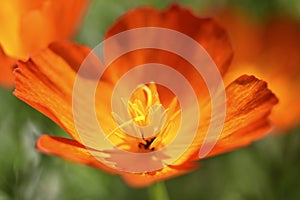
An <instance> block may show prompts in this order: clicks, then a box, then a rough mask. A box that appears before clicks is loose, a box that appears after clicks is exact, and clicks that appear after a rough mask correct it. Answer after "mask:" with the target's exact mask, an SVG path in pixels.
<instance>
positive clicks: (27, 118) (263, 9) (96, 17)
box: [0, 0, 300, 200]
mask: <svg viewBox="0 0 300 200" xmlns="http://www.w3.org/2000/svg"><path fill="white" fill-rule="evenodd" d="M171 2H172V1H170V0H164V1H161V0H148V1H147V0H139V1H136V0H127V1H121V0H119V1H108V0H94V1H93V2H92V4H91V5H90V7H89V10H88V12H87V15H86V16H85V18H84V21H83V24H82V26H81V28H80V30H79V33H78V34H77V36H76V38H75V40H76V41H77V42H80V43H83V44H86V45H89V46H90V47H94V46H95V45H97V44H98V43H99V42H100V41H101V40H102V37H103V35H104V33H105V30H106V29H107V28H108V27H109V26H110V25H111V24H112V23H113V22H114V21H115V20H116V19H117V18H118V17H119V16H120V15H122V14H123V13H125V12H126V11H127V10H129V9H131V8H134V7H137V6H142V5H151V6H154V7H157V8H164V7H166V6H167V5H169V4H170V3H171ZM177 2H178V3H180V4H182V5H185V6H188V7H190V8H191V9H193V10H194V11H195V12H196V13H197V14H199V15H200V14H203V13H205V12H206V10H207V9H208V7H211V6H215V7H216V6H217V7H220V6H231V7H235V8H238V9H241V10H242V11H243V12H247V13H249V14H250V15H251V16H253V17H254V18H255V19H256V20H262V21H263V20H265V19H266V18H268V17H270V16H272V15H274V14H276V15H278V14H279V15H282V16H287V17H292V18H294V19H296V20H298V21H299V23H300V1H299V0H234V1H233V0H227V1H226V0H218V1H209V0H182V1H177ZM299 37H300V35H299ZM299 45H300V44H299ZM299 67H300V65H299ZM299 89H300V88H299ZM299 103H300V102H299ZM288 109H292V108H287V111H288ZM42 133H47V134H51V135H57V136H58V135H59V136H66V133H65V132H64V131H63V130H62V129H61V128H59V127H58V126H57V125H56V124H54V123H53V122H52V121H51V120H49V119H47V118H46V117H45V116H43V115H42V114H40V113H39V112H37V111H35V110H34V109H32V108H30V107H29V106H27V105H26V104H25V103H23V102H21V101H20V100H18V99H16V98H15V97H14V96H13V95H12V90H7V89H3V88H0V200H18V199H20V200H41V199H43V200H69V199H70V200H71V199H72V200H79V199H80V200H96V199H97V200H98V199H105V200H106V199H111V200H118V199H144V200H146V199H149V197H148V196H149V190H148V189H147V188H144V189H133V188H130V187H128V186H127V185H125V183H123V181H122V180H121V179H120V178H119V177H118V176H112V175H109V174H106V173H104V172H102V171H99V170H97V169H94V168H90V167H87V166H83V165H79V164H76V163H71V162H68V161H65V160H63V159H61V158H58V157H54V156H48V155H42V154H40V153H39V152H37V151H36V150H35V147H34V146H35V141H36V140H37V138H38V137H39V135H40V134H42ZM201 166H202V167H201V168H199V169H198V170H196V171H195V172H193V173H190V174H186V175H183V176H180V177H178V178H174V179H171V180H167V181H166V187H167V189H168V192H169V195H170V199H188V200H192V199H195V200H196V199H205V200H212V199H217V200H235V199H236V200H240V199H242V200H244V199H246V200H252V199H253V200H269V199H270V200H273V199H274V200H275V199H278V200H279V199H280V200H283V199H284V200H297V199H300V193H299V191H300V128H295V129H293V130H290V131H288V132H286V133H284V134H280V135H271V136H267V137H265V138H264V139H262V140H260V141H258V142H255V143H254V144H252V145H251V146H249V147H246V148H243V149H239V150H236V151H234V152H230V153H227V154H223V155H220V156H216V157H213V158H209V159H206V160H202V161H201Z"/></svg>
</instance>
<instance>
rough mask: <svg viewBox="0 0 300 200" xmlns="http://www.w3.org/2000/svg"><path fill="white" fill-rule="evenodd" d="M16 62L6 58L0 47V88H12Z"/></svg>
mask: <svg viewBox="0 0 300 200" xmlns="http://www.w3.org/2000/svg"><path fill="white" fill-rule="evenodd" d="M14 66H16V60H14V59H12V58H10V57H8V56H7V55H6V54H5V53H4V51H3V49H2V47H1V46H0V70H1V73H0V86H3V87H7V88H11V87H13V86H14V76H13V73H12V72H13V68H14Z"/></svg>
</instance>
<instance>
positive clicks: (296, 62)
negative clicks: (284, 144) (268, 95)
mask: <svg viewBox="0 0 300 200" xmlns="http://www.w3.org/2000/svg"><path fill="white" fill-rule="evenodd" d="M217 13H218V12H217ZM219 13H221V14H219V15H217V17H216V18H217V20H218V21H219V23H220V24H222V25H224V26H225V27H226V29H227V30H228V32H229V35H230V37H231V40H232V43H233V46H234V49H235V55H234V59H233V62H232V65H231V67H230V70H229V72H228V73H227V74H226V77H225V80H226V82H228V83H229V82H231V81H232V80H234V79H235V78H237V77H238V76H239V75H240V74H253V75H255V76H256V77H258V78H260V79H263V80H265V81H267V82H268V84H269V87H270V88H271V90H272V91H273V92H274V93H275V94H276V96H277V97H278V98H279V103H278V105H276V106H275V107H274V110H273V111H272V114H271V116H270V118H271V121H272V122H273V123H274V125H275V126H276V129H275V130H274V131H275V132H281V131H286V130H289V129H291V128H294V127H295V126H297V125H299V124H300V104H299V101H300V93H299V87H300V37H299V35H300V22H299V21H296V20H293V19H290V18H289V17H287V16H286V17H284V16H282V17H278V16H274V17H272V18H270V19H269V20H266V21H263V22H259V21H258V20H257V19H256V20H255V19H253V18H251V16H250V15H247V14H246V12H242V11H236V10H227V9H226V11H224V10H223V11H219ZM213 15H216V14H215V13H214V14H213ZM287 110H288V112H287Z"/></svg>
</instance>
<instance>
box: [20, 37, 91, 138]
mask: <svg viewBox="0 0 300 200" xmlns="http://www.w3.org/2000/svg"><path fill="white" fill-rule="evenodd" d="M58 47H63V48H62V49H64V50H65V51H63V52H61V51H59V53H61V54H60V55H59V54H56V52H55V51H56V50H57V48H58ZM50 48H51V49H50ZM50 48H48V49H45V50H43V51H41V52H39V54H36V55H34V56H32V57H31V58H30V59H29V60H28V61H27V62H21V61H20V62H18V68H17V69H16V70H15V76H16V90H15V92H14V94H15V95H16V96H17V97H18V98H20V99H22V100H23V101H25V102H26V103H28V104H29V105H31V106H32V107H34V108H35V109H37V110H39V111H40V112H42V113H43V114H45V115H46V116H48V117H49V118H50V119H52V120H53V121H55V122H56V123H57V124H59V125H60V126H61V127H63V128H64V129H65V130H66V131H67V132H68V133H69V134H70V135H71V136H72V137H73V138H74V139H77V140H79V136H78V135H77V132H76V130H75V127H74V122H73V116H72V91H73V84H74V81H75V77H76V71H74V68H77V67H78V66H77V64H79V63H80V62H81V61H82V60H83V59H84V58H85V56H86V55H85V53H86V52H87V51H86V50H87V49H86V47H84V46H80V45H76V44H72V43H67V42H58V43H53V44H52V45H51V47H50ZM52 49H54V50H52ZM74 50H76V51H74ZM69 63H70V64H72V66H71V65H69Z"/></svg>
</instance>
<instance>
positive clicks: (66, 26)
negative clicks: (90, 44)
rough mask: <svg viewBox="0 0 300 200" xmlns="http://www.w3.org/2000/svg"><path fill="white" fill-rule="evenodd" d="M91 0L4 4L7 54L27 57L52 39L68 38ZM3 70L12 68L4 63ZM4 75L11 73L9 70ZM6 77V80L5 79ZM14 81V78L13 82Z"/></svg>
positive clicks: (0, 18) (2, 40)
mask: <svg viewBox="0 0 300 200" xmlns="http://www.w3.org/2000/svg"><path fill="white" fill-rule="evenodd" d="M88 2H89V0H70V1H58V0H11V1H3V2H2V3H1V7H0V25H1V32H0V45H1V46H2V48H3V53H4V54H5V55H7V56H8V57H11V58H14V59H21V60H23V61H24V60H26V59H28V57H29V55H31V54H32V53H34V52H35V51H37V50H40V49H42V48H45V47H47V45H48V44H49V43H50V42H53V41H56V40H62V39H68V38H70V37H71V36H72V35H73V34H74V31H75V30H76V28H78V23H79V21H80V19H81V18H82V15H83V12H84V11H85V9H86V6H87V4H88ZM0 67H1V73H2V72H3V71H2V69H4V68H5V70H6V69H7V68H8V66H6V65H2V66H0ZM1 76H7V80H8V79H9V77H10V76H11V74H10V73H9V71H8V72H7V73H5V74H4V73H2V75H1ZM1 80H2V79H1ZM12 84H13V81H12V80H11V79H10V85H12Z"/></svg>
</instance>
